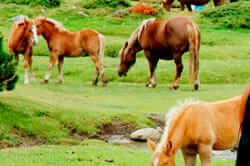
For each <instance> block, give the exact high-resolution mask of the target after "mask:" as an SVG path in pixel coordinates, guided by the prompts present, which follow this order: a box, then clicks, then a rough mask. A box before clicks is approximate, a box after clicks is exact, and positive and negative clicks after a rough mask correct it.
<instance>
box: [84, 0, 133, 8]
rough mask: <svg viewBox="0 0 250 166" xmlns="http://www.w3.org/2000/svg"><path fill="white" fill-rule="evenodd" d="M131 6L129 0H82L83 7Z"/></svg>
mask: <svg viewBox="0 0 250 166" xmlns="http://www.w3.org/2000/svg"><path fill="white" fill-rule="evenodd" d="M129 6H131V3H130V0H84V1H83V7H84V8H86V9H96V8H102V7H108V8H118V7H129Z"/></svg>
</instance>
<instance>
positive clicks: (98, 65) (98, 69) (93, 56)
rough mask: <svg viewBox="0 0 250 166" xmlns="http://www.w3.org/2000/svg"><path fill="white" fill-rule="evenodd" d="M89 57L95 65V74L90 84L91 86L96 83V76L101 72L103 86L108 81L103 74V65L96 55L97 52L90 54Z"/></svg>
mask: <svg viewBox="0 0 250 166" xmlns="http://www.w3.org/2000/svg"><path fill="white" fill-rule="evenodd" d="M90 57H91V59H92V61H93V63H94V64H95V65H96V75H95V77H94V80H93V82H92V85H93V86H96V85H97V83H98V77H99V75H100V73H101V75H102V82H103V86H105V85H106V84H107V83H108V80H107V78H106V76H105V70H104V67H103V64H102V62H101V59H100V57H99V56H97V54H90Z"/></svg>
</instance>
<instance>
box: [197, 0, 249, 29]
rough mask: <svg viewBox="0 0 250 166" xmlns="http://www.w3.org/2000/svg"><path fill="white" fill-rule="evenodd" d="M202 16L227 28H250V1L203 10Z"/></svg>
mask: <svg viewBox="0 0 250 166" xmlns="http://www.w3.org/2000/svg"><path fill="white" fill-rule="evenodd" d="M201 18H205V19H208V20H210V21H212V22H213V23H215V24H219V25H222V26H226V27H227V28H247V29H250V1H248V2H247V1H241V2H235V3H230V4H226V5H224V6H220V7H216V8H212V9H208V10H205V11H203V12H201Z"/></svg>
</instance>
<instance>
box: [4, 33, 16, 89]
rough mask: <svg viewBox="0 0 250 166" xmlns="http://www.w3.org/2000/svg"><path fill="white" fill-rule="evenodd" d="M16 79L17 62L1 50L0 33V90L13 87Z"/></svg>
mask: <svg viewBox="0 0 250 166" xmlns="http://www.w3.org/2000/svg"><path fill="white" fill-rule="evenodd" d="M17 81H18V75H17V62H16V61H15V60H14V59H13V56H10V55H8V54H7V53H5V52H4V51H3V36H2V35H1V33H0V91H3V90H12V89H14V88H15V84H16V82H17Z"/></svg>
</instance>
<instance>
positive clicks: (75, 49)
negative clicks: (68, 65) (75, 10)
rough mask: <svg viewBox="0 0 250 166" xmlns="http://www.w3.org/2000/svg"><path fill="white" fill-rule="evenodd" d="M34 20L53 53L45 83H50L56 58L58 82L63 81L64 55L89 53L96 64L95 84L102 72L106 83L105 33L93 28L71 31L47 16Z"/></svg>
mask: <svg viewBox="0 0 250 166" xmlns="http://www.w3.org/2000/svg"><path fill="white" fill-rule="evenodd" d="M34 22H35V25H36V27H37V34H38V35H42V36H43V37H44V39H45V40H46V41H47V44H48V48H49V50H50V53H51V55H50V62H49V67H48V73H47V74H46V75H45V78H44V83H48V81H49V78H50V75H51V71H52V68H53V66H54V64H55V62H56V60H58V73H59V75H58V80H57V83H62V82H63V71H62V70H63V61H64V57H80V56H85V55H89V56H90V57H91V59H92V61H93V62H94V64H95V65H96V75H95V78H94V80H93V85H97V82H98V77H99V74H100V73H101V75H102V81H103V85H106V83H107V78H106V76H105V73H104V67H103V56H104V47H105V39H104V36H103V35H101V34H100V33H98V32H97V31H94V30H91V29H86V30H81V31H79V32H70V31H68V30H66V29H64V28H63V27H62V25H61V24H60V23H58V22H56V21H55V20H52V19H49V18H46V17H38V18H36V19H35V20H34Z"/></svg>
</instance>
